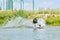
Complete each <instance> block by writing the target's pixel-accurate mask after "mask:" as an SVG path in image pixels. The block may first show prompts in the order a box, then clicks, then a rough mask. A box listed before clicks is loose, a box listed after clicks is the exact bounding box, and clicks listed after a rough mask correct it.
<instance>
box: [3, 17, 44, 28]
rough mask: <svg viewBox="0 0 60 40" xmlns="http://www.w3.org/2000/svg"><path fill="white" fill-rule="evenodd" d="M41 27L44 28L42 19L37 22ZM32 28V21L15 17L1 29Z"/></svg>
mask: <svg viewBox="0 0 60 40" xmlns="http://www.w3.org/2000/svg"><path fill="white" fill-rule="evenodd" d="M38 23H39V24H41V26H45V21H44V20H43V19H41V20H39V22H38ZM18 26H22V27H34V25H33V23H32V19H25V18H22V17H16V18H15V19H11V20H10V21H8V22H7V23H6V24H5V25H4V26H3V27H18Z"/></svg>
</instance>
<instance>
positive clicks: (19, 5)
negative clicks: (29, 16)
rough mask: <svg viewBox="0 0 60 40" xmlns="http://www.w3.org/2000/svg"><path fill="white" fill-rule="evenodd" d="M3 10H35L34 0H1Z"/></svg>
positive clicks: (0, 6)
mask: <svg viewBox="0 0 60 40" xmlns="http://www.w3.org/2000/svg"><path fill="white" fill-rule="evenodd" d="M0 8H1V10H20V9H23V10H28V9H29V10H33V9H34V2H33V0H0Z"/></svg>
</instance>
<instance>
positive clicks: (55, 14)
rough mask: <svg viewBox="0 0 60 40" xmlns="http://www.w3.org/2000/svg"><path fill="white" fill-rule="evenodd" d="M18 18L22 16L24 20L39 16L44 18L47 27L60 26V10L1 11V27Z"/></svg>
mask: <svg viewBox="0 0 60 40" xmlns="http://www.w3.org/2000/svg"><path fill="white" fill-rule="evenodd" d="M17 16H21V17H23V18H29V19H32V18H35V17H36V16H39V17H41V18H43V19H44V20H45V21H46V23H47V25H51V26H60V10H53V9H47V10H42V9H41V10H38V11H25V10H18V11H17V10H7V11H0V25H2V24H6V22H7V21H9V20H11V19H14V18H15V17H17Z"/></svg>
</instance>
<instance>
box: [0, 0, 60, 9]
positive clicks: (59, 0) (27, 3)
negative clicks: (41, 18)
mask: <svg viewBox="0 0 60 40" xmlns="http://www.w3.org/2000/svg"><path fill="white" fill-rule="evenodd" d="M0 1H1V0H0ZM19 1H20V0H14V3H13V6H14V9H20V2H19ZM0 3H1V2H0ZM0 5H1V4H0ZM32 5H33V4H32V0H24V9H25V10H32V9H33V8H32ZM40 8H53V9H56V8H59V9H60V0H34V9H35V10H38V9H40Z"/></svg>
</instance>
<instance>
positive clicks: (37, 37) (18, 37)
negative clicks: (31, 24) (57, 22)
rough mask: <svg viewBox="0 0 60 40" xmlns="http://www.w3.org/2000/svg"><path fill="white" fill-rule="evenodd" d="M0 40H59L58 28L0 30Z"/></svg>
mask: <svg viewBox="0 0 60 40" xmlns="http://www.w3.org/2000/svg"><path fill="white" fill-rule="evenodd" d="M0 40H60V27H49V28H48V27H47V28H44V29H38V30H36V31H34V29H33V28H0Z"/></svg>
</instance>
